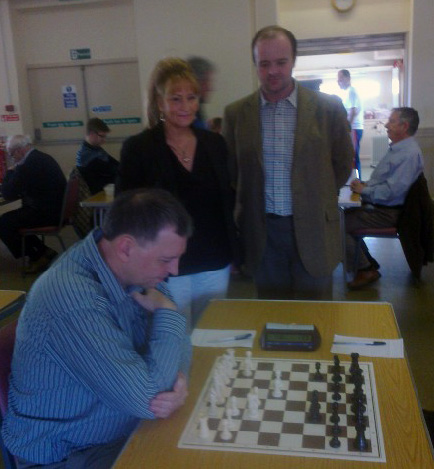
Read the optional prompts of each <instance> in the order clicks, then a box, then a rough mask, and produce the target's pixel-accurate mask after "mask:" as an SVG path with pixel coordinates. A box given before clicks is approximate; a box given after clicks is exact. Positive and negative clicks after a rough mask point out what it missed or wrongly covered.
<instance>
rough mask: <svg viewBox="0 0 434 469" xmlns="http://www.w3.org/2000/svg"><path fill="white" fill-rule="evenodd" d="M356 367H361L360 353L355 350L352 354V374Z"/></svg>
mask: <svg viewBox="0 0 434 469" xmlns="http://www.w3.org/2000/svg"><path fill="white" fill-rule="evenodd" d="M356 368H359V354H358V353H355V352H353V353H352V354H351V366H350V373H351V374H352V373H353V371H354V370H355V369H356Z"/></svg>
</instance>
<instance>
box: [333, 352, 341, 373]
mask: <svg viewBox="0 0 434 469" xmlns="http://www.w3.org/2000/svg"><path fill="white" fill-rule="evenodd" d="M333 363H334V366H333V372H335V373H340V372H341V362H340V360H339V357H338V356H337V355H335V356H334V357H333Z"/></svg>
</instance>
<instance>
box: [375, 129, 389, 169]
mask: <svg viewBox="0 0 434 469" xmlns="http://www.w3.org/2000/svg"><path fill="white" fill-rule="evenodd" d="M388 149H389V137H388V136H387V135H375V136H374V137H372V166H377V164H378V163H379V162H380V160H381V158H383V156H384V155H385V154H386V153H387V150H388Z"/></svg>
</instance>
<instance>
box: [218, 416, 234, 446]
mask: <svg viewBox="0 0 434 469" xmlns="http://www.w3.org/2000/svg"><path fill="white" fill-rule="evenodd" d="M220 438H221V439H222V440H225V441H227V440H230V439H231V438H232V433H231V432H230V430H229V422H228V419H223V420H222V431H221V433H220Z"/></svg>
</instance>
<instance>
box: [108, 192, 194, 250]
mask: <svg viewBox="0 0 434 469" xmlns="http://www.w3.org/2000/svg"><path fill="white" fill-rule="evenodd" d="M167 227H173V228H174V229H175V232H176V234H177V235H179V236H184V237H189V236H191V233H192V221H191V218H190V215H189V214H188V213H187V210H186V209H185V208H184V207H183V205H182V204H181V203H180V202H178V200H176V199H175V197H174V196H173V195H171V194H170V193H169V192H167V191H164V190H162V189H136V190H132V191H126V192H122V193H121V194H120V195H119V196H117V197H116V198H115V200H114V202H113V204H112V205H111V206H110V208H109V210H108V212H107V215H106V216H105V218H104V222H103V226H102V231H103V233H104V238H106V239H108V240H109V241H111V240H113V239H114V238H116V237H117V236H120V235H123V234H129V235H131V236H133V237H134V238H136V239H137V240H139V241H140V242H142V243H146V242H152V241H155V239H156V238H157V236H158V233H159V232H160V231H161V230H162V229H164V228H167Z"/></svg>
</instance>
